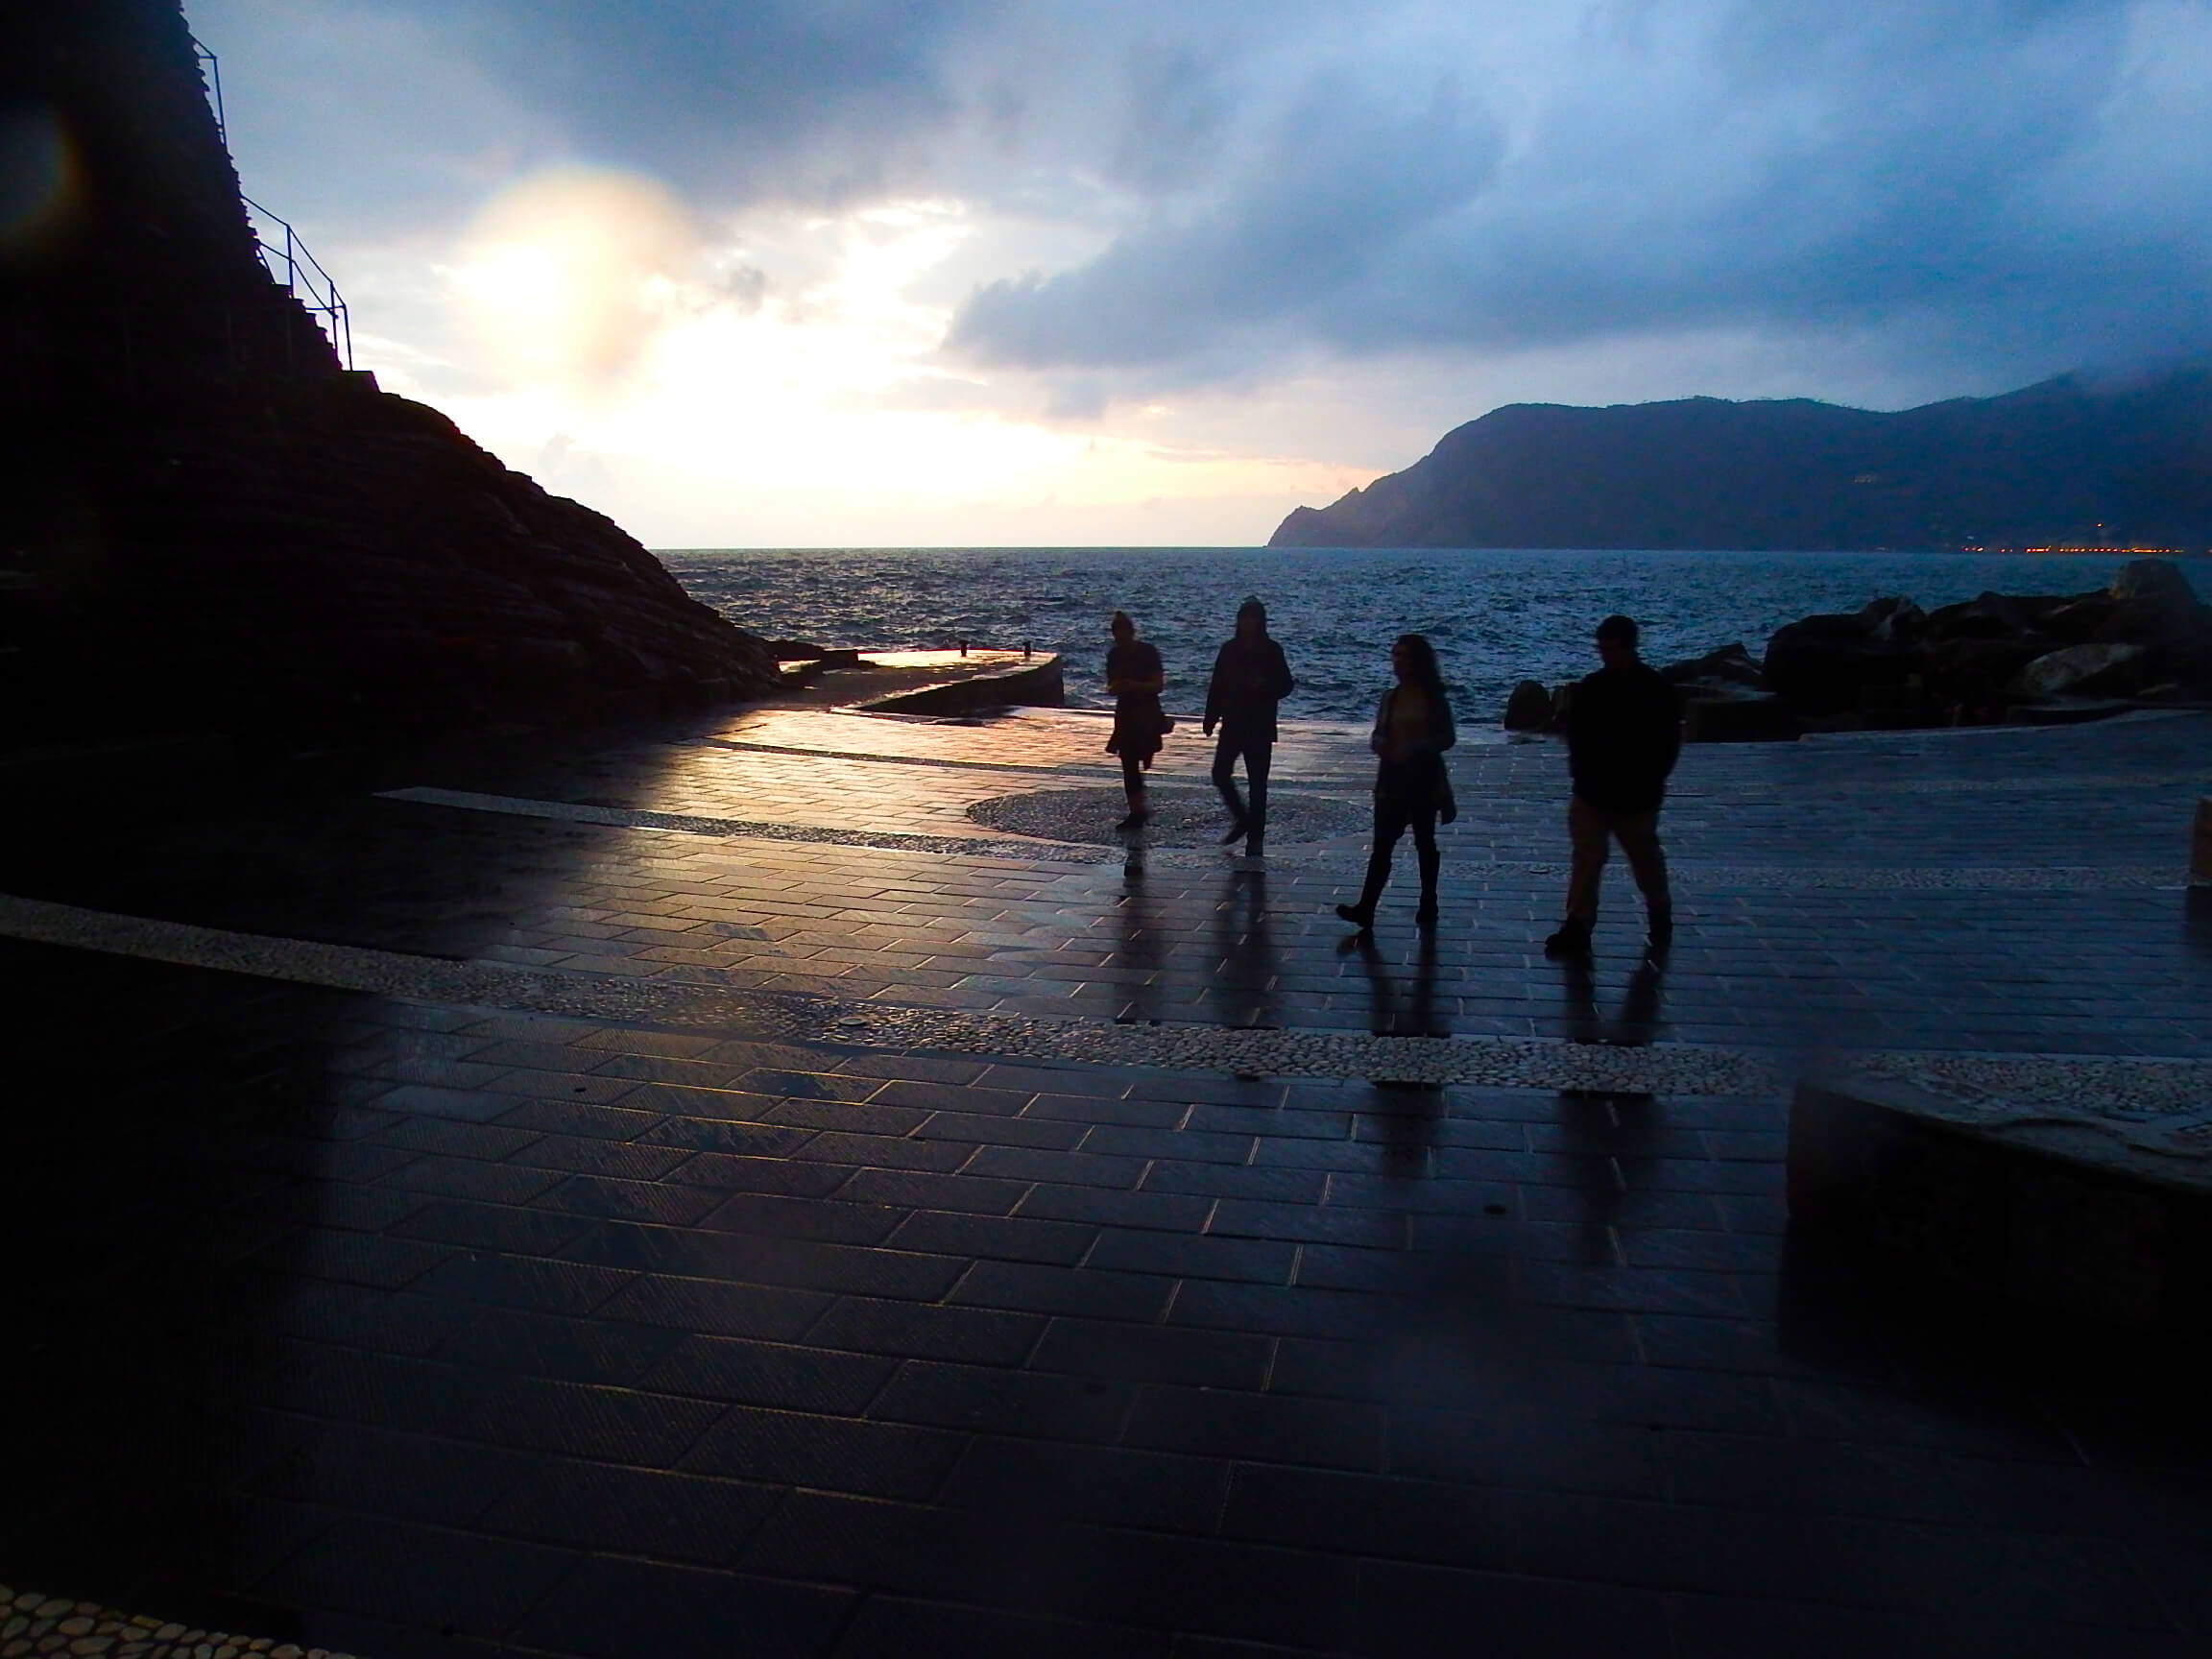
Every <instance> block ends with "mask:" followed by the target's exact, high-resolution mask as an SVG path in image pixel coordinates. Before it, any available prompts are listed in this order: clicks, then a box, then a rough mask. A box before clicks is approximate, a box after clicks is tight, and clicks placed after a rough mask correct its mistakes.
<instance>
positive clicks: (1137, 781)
mask: <svg viewBox="0 0 2212 1659" xmlns="http://www.w3.org/2000/svg"><path fill="white" fill-rule="evenodd" d="M1108 626H1109V627H1110V628H1111V629H1112V630H1113V633H1114V644H1113V648H1112V649H1110V650H1109V651H1108V652H1107V653H1106V689H1107V690H1109V691H1111V692H1113V693H1114V735H1113V736H1111V737H1109V738H1107V739H1106V753H1107V754H1109V755H1118V756H1120V757H1121V789H1122V792H1123V793H1124V794H1126V795H1127V796H1128V797H1129V816H1128V817H1126V818H1124V819H1122V820H1121V822H1120V823H1119V824H1118V825H1116V826H1115V828H1116V829H1142V828H1143V827H1144V821H1145V820H1146V819H1147V818H1148V817H1150V816H1151V814H1150V813H1149V812H1147V811H1146V810H1145V808H1144V774H1145V773H1146V772H1147V771H1149V770H1150V769H1151V765H1152V757H1154V756H1155V755H1157V754H1159V753H1160V739H1161V736H1162V735H1163V734H1164V733H1166V730H1167V716H1166V714H1165V713H1164V712H1162V710H1161V708H1160V690H1161V687H1162V686H1164V685H1166V684H1167V670H1166V668H1165V667H1164V666H1162V664H1161V661H1160V653H1159V651H1158V650H1157V649H1156V648H1155V647H1154V646H1152V645H1151V644H1149V643H1147V642H1146V641H1145V640H1142V639H1140V638H1138V637H1137V624H1136V623H1134V622H1132V621H1130V620H1129V618H1128V617H1127V616H1126V615H1124V614H1123V613H1121V612H1119V611H1117V612H1115V613H1114V619H1113V621H1112V622H1111V623H1109V624H1108Z"/></svg>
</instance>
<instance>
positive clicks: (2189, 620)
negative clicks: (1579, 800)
mask: <svg viewBox="0 0 2212 1659" xmlns="http://www.w3.org/2000/svg"><path fill="white" fill-rule="evenodd" d="M1660 672H1661V674H1662V675H1663V676H1665V678H1666V679H1667V680H1668V681H1669V682H1670V683H1671V684H1672V685H1674V686H1675V687H1676V689H1677V691H1678V693H1679V695H1680V696H1681V698H1682V701H1683V708H1684V720H1685V735H1687V736H1689V737H1690V738H1691V739H1692V740H1694V741H1695V740H1701V739H1702V740H1717V739H1719V740H1724V739H1728V738H1753V737H1793V736H1796V735H1798V734H1799V733H1802V732H1806V731H1823V730H1825V731H1842V730H1850V729H1854V728H1860V727H1888V728H1896V727H1913V726H1957V725H1982V724H1994V723H1999V722H2006V721H2013V720H2041V719H2057V718H2070V717H2085V716H2090V715H2094V714H2097V713H2101V712H2110V711H2117V710H2119V709H2125V708H2128V707H2133V706H2137V705H2141V704H2153V705H2155V704H2185V703H2192V702H2199V701H2203V700H2207V699H2212V606H2207V605H2205V604H2204V602H2203V601H2202V600H2200V599H2199V598H2198V597H2197V595H2196V593H2195V591H2194V590H2193V589H2191V588H2190V585H2189V582H2188V580H2187V579H2186V578H2185V577H2184V576H2183V575H2182V573H2181V571H2180V570H2179V568H2178V567H2177V566H2176V565H2173V564H2172V563H2170V562H2169V561H2166V560H2161V559H2138V560H2135V561H2133V562H2132V563H2130V564H2128V565H2125V566H2123V567H2122V568H2121V569H2120V571H2119V572H2118V573H2117V574H2116V575H2115V576H2114V577H2113V578H2112V581H2111V583H2110V584H2109V585H2108V586H2106V587H2104V588H2103V589H2096V590H2094V591H2091V592H2086V593H2073V594H2057V595H2019V594H2006V593H1984V594H1981V595H1980V596H1979V597H1977V598H1974V599H1969V600H1966V601H1964V602H1962V603H1960V604H1957V605H1946V606H1942V607H1940V608H1939V609H1937V610H1935V611H1924V610H1922V609H1921V608H1920V607H1919V606H1918V605H1916V604H1914V603H1913V602H1912V601H1911V600H1910V599H1907V598H1901V597H1886V598H1880V599H1876V600H1874V601H1873V602H1872V603H1870V604H1868V605H1866V606H1864V607H1863V608H1862V609H1860V610H1858V611H1854V612H1848V613H1832V614H1825V615H1816V616H1807V617H1803V618H1801V619H1800V620H1798V621H1795V622H1791V623H1789V624H1787V625H1786V626H1784V627H1782V628H1780V629H1777V630H1776V631H1775V633H1774V635H1773V637H1771V638H1769V639H1768V640H1767V645H1766V649H1765V650H1764V652H1763V653H1762V654H1761V655H1760V656H1759V657H1757V658H1754V657H1753V656H1752V655H1751V653H1750V652H1749V651H1748V650H1746V649H1745V648H1744V646H1743V645H1742V644H1741V643H1737V644H1729V645H1725V646H1722V647H1721V648H1720V649H1719V650H1718V651H1714V652H1711V653H1708V654H1707V655H1706V656H1704V657H1699V658H1695V659H1692V660H1690V661H1683V662H1673V663H1669V664H1668V665H1666V666H1665V667H1663V668H1662V669H1661V670H1660ZM1563 702H1564V697H1563V692H1562V691H1550V692H1548V691H1546V690H1545V688H1544V687H1543V686H1542V685H1538V684H1537V683H1536V682H1534V681H1525V682H1523V683H1522V685H1520V686H1518V687H1516V688H1515V690H1514V693H1513V696H1512V698H1511V700H1510V701H1509V703H1508V704H1507V707H1506V710H1505V718H1504V724H1505V726H1506V729H1507V730H1509V731H1521V732H1542V731H1550V730H1553V729H1555V727H1556V725H1557V723H1558V718H1559V714H1560V712H1561V709H1562V707H1563Z"/></svg>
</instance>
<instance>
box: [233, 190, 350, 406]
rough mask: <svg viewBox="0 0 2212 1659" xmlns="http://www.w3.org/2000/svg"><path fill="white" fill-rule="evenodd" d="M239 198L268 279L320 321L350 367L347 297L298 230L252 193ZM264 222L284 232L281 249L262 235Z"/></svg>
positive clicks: (339, 353) (337, 350) (342, 358)
mask: <svg viewBox="0 0 2212 1659" xmlns="http://www.w3.org/2000/svg"><path fill="white" fill-rule="evenodd" d="M239 200H240V201H242V202H244V203H245V204H246V210H247V211H248V212H250V213H252V215H253V217H254V220H255V221H256V223H255V225H254V229H253V245H254V246H255V247H256V248H258V249H259V250H260V251H261V263H262V265H263V267H264V268H265V269H266V270H267V271H268V273H269V279H270V280H271V281H272V282H276V283H279V284H281V285H282V286H283V289H284V292H285V293H287V294H289V295H291V296H292V298H293V299H295V300H297V301H300V303H301V305H302V306H304V307H305V308H306V311H307V314H308V315H309V316H311V317H313V318H314V319H315V321H316V322H318V323H320V324H321V325H323V332H324V333H325V334H327V335H328V336H329V337H330V345H331V348H332V349H334V350H335V351H336V352H337V353H338V360H339V362H340V363H341V364H343V365H344V366H345V367H346V368H348V369H350V368H352V367H353V319H352V317H351V315H350V314H349V312H348V311H347V309H346V297H345V296H344V295H343V294H341V293H339V292H338V284H337V283H336V282H334V281H332V280H331V278H330V273H329V272H327V271H325V270H324V269H323V266H322V264H321V262H320V261H319V260H317V259H316V257H315V255H314V254H312V253H310V252H307V244H306V243H304V242H302V241H301V240H300V233H299V232H298V231H296V230H294V229H293V228H292V227H291V226H290V225H289V224H287V223H286V222H285V221H283V220H281V219H279V218H277V217H276V214H274V213H272V212H270V211H269V209H268V208H266V207H264V206H262V205H261V204H260V203H258V202H256V201H254V200H253V198H252V197H251V196H247V195H244V194H243V193H241V195H240V197H239ZM263 225H267V226H268V227H269V228H271V229H272V230H281V231H282V232H283V233H284V246H283V247H282V248H278V247H277V246H276V244H275V243H274V242H271V241H269V240H268V239H267V238H266V237H264V236H263V235H262V234H261V227H262V226H263Z"/></svg>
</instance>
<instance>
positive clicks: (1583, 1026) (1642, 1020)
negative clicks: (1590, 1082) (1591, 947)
mask: <svg viewBox="0 0 2212 1659" xmlns="http://www.w3.org/2000/svg"><path fill="white" fill-rule="evenodd" d="M1665 993H1666V966H1665V963H1664V962H1663V961H1662V960H1661V959H1660V958H1659V957H1657V956H1655V955H1654V956H1647V957H1646V958H1645V959H1644V960H1643V961H1642V962H1639V963H1638V964H1637V965H1636V972H1635V973H1633V974H1630V975H1629V976H1628V991H1627V994H1626V995H1625V996H1624V997H1623V998H1622V999H1621V1012H1620V1014H1619V1015H1618V1016H1617V1017H1616V1018H1615V1019H1614V1020H1613V1021H1612V1022H1611V1023H1610V1024H1608V1023H1607V1022H1605V1021H1604V1020H1602V1019H1601V1018H1599V1013H1598V976H1597V974H1595V973H1593V972H1592V970H1591V965H1590V959H1589V958H1588V957H1587V956H1580V957H1575V956H1571V957H1569V958H1568V959H1567V960H1566V961H1564V962H1563V963H1561V964H1560V994H1561V1001H1562V1003H1563V1005H1564V1009H1565V1014H1566V1024H1567V1041H1568V1042H1570V1043H1610V1044H1612V1045H1614V1046H1616V1047H1622V1048H1647V1047H1649V1046H1651V1045H1652V1044H1653V1043H1655V1042H1657V1041H1658V1040H1659V1029H1660V1024H1661V1020H1660V1007H1661V1004H1662V1002H1663V1001H1664V999H1665Z"/></svg>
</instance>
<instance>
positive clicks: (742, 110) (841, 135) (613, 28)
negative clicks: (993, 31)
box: [388, 0, 980, 198]
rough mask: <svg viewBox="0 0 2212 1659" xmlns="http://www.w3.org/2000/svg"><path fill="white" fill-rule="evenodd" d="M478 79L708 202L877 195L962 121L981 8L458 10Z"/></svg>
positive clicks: (687, 5)
mask: <svg viewBox="0 0 2212 1659" xmlns="http://www.w3.org/2000/svg"><path fill="white" fill-rule="evenodd" d="M388 3H390V4H395V5H403V6H405V7H407V8H408V9H413V10H420V11H421V12H424V13H425V14H427V15H432V16H438V15H443V16H444V17H445V18H447V19H448V20H449V22H450V25H451V26H452V27H453V28H454V30H455V32H456V34H457V36H458V38H459V39H460V41H461V42H462V43H463V45H464V47H465V49H466V50H467V51H468V52H469V55H470V57H471V58H472V59H473V60H474V61H475V63H476V64H477V66H478V67H479V68H480V69H481V70H482V71H483V72H484V73H485V74H486V75H488V76H489V77H491V78H492V79H493V81H494V82H496V83H498V84H503V85H505V86H506V87H508V88H509V89H511V90H512V91H513V92H514V94H515V95H516V96H517V97H518V98H521V99H526V100H527V101H529V102H530V103H531V104H532V105H534V106H535V107H537V108H541V109H542V110H544V111H545V112H547V113H548V114H549V115H550V116H552V117H553V118H554V119H555V120H557V121H558V122H559V124H560V125H561V127H562V129H563V130H564V131H565V132H566V134H567V135H568V137H569V138H570V140H571V141H572V142H573V143H574V144H575V145H576V146H577V147H578V148H579V149H582V150H585V151H587V152H589V153H590V154H592V155H593V156H597V157H599V158H603V159H607V160H612V161H618V162H621V163H623V164H626V165H632V166H638V167H644V168H647V169H650V170H651V171H653V172H656V173H658V174H660V175H661V177H663V178H666V179H669V180H672V181H674V182H676V183H679V184H681V185H686V186H689V187H692V188H694V189H697V190H700V191H702V192H704V193H706V194H708V195H709V196H721V197H735V198H749V197H759V196H778V195H783V194H786V193H790V194H799V195H808V194H820V193H823V192H825V191H828V192H830V193H837V192H852V191H864V190H867V189H869V188H872V187H877V186H879V185H880V184H882V183H883V182H885V181H886V180H887V178H888V177H889V176H890V175H891V173H892V172H893V171H894V170H895V168H896V165H897V162H898V160H899V158H900V155H901V152H902V148H903V146H904V144H905V142H906V141H907V139H908V138H909V137H910V136H911V135H914V134H918V133H926V132H932V131H935V130H937V129H939V128H941V127H943V126H944V125H945V124H946V123H948V122H949V121H950V119H951V118H952V117H953V115H954V114H955V112H956V104H955V100H954V98H953V96H952V95H951V93H950V90H949V89H948V86H947V84H946V81H945V76H944V68H943V63H942V58H943V55H944V52H945V50H946V48H947V45H948V42H949V41H950V39H951V38H952V37H953V36H956V35H957V34H958V33H959V32H960V31H962V30H963V29H964V28H966V27H968V26H970V25H972V24H974V23H975V22H977V21H979V20H980V7H979V6H978V5H977V4H975V3H974V0H829V3H824V0H743V3H742V4H732V3H731V0H632V3H630V4H610V3H608V0H459V3H458V4H456V5H450V6H438V7H426V6H418V5H417V4H416V0H388Z"/></svg>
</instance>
